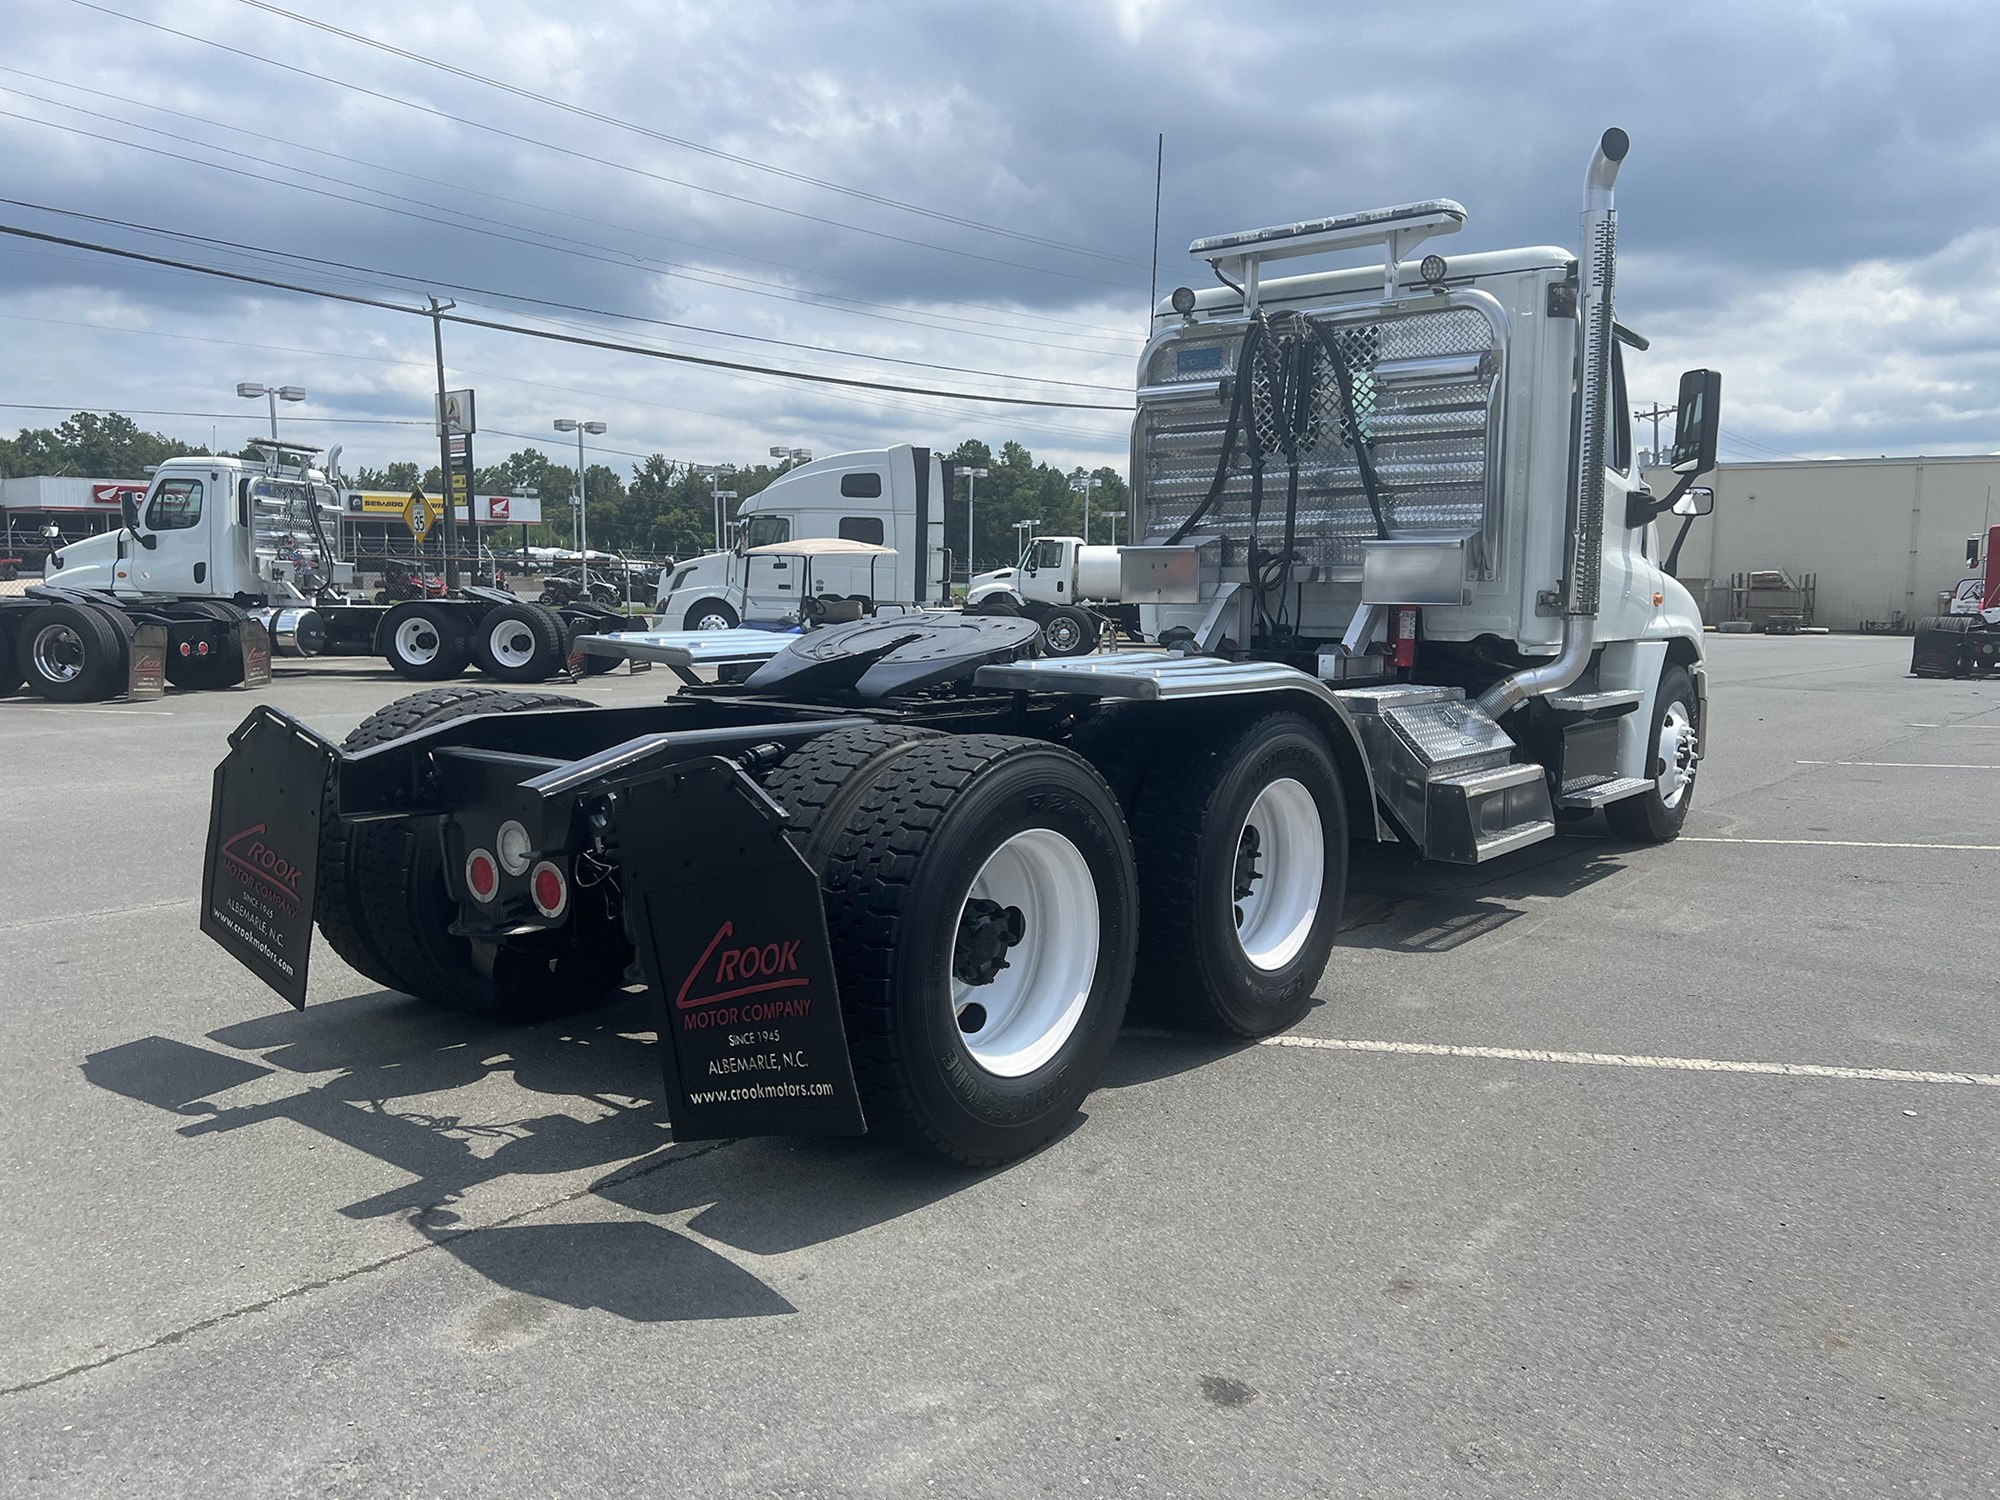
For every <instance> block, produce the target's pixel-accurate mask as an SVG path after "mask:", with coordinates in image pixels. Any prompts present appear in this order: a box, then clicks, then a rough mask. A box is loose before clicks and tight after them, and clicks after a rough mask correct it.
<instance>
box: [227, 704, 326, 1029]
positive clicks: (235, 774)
mask: <svg viewBox="0 0 2000 1500" xmlns="http://www.w3.org/2000/svg"><path fill="white" fill-rule="evenodd" d="M229 745H230V750H229V754H228V756H227V757H226V758H225V759H224V760H223V762H222V764H221V765H219V766H217V767H216V768H215V791H214V794H213V798H212V800H211V801H210V804H209V811H208V857H207V859H206V860H205V861H204V863H203V865H202V876H201V930H202V931H203V932H205V933H207V934H208V935H209V936H210V937H212V938H214V939H215V940H216V941H217V942H218V943H220V944H222V946H223V947H225V948H227V949H228V950H229V951H230V952H231V953H232V954H234V955H235V956H236V958H237V960H238V961H239V962H240V963H242V964H243V966H244V967H245V968H247V969H248V970H249V971H250V972H251V973H252V974H255V975H256V976H257V977H258V978H259V979H261V980H263V981H264V983H266V984H268V985H269V986H270V987H271V988H272V989H274V990H276V991H277V992H278V993H279V994H280V995H283V996H284V997H285V998H286V999H287V1000H289V1001H290V1002H291V1003H292V1004H293V1005H295V1006H298V1007H299V1008H301V1009H303V1008H304V1006H305V1003H306V971H307V968H308V965H309V962H310V960H311V958H312V929H313V898H314V895H315V891H314V882H315V878H316V876H317V874H318V871H319V814H320V800H321V798H322V796H323V795H324V793H325V789H326V778H327V774H328V772H329V771H330V770H331V769H332V766H333V758H334V748H333V746H332V745H331V744H329V743H328V742H327V741H326V740H323V739H321V738H320V737H319V736H318V735H316V734H314V733H313V732H312V731H311V730H310V729H308V728H306V727H305V725H303V724H301V723H300V722H299V721H298V720H297V719H294V718H292V717H291V716H290V715H289V714H283V713H280V712H278V710H276V709H274V708H259V709H256V710H255V711H254V712H252V713H251V715H250V717H249V718H247V719H245V720H244V721H243V722H242V724H241V725H239V726H238V727H237V730H236V732H235V733H234V734H232V735H231V736H230V737H229Z"/></svg>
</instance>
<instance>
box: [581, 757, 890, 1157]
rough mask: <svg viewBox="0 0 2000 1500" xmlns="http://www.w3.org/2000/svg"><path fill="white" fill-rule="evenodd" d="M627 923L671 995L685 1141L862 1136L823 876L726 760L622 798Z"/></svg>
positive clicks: (671, 1100) (677, 1133) (673, 1094)
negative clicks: (823, 900)
mask: <svg viewBox="0 0 2000 1500" xmlns="http://www.w3.org/2000/svg"><path fill="white" fill-rule="evenodd" d="M619 798H620V801H621V802H622V804H623V805H622V807H621V808H620V812H619V819H618V829H619V848H620V863H621V865H622V873H623V881H624V889H625V900H626V903H627V914H628V915H627V923H628V926H629V928H630V930H631V932H632V937H633V941H634V942H635V944H636V945H637V947H638V949H639V956H640V959H641V961H642V962H643V963H644V965H645V967H646V974H647V977H648V979H650V980H651V982H652V986H653V989H654V990H655V992H657V993H658V995H659V996H660V999H661V1002H662V1011H663V1014H662V1016H661V1018H660V1042H661V1049H660V1050H661V1053H662V1062H663V1063H664V1066H665V1071H666V1084H667V1112H668V1115H669V1117H670V1118H671V1119H672V1121H673V1127H674V1138H675V1139H676V1140H683V1141H689V1140H716V1139H720V1138H722V1137H726V1136H739V1135H860V1134H861V1133H863V1132H864V1131H865V1130H866V1129H867V1125H866V1123H865V1122H864V1121H863V1119H862V1115H861V1101H860V1097H859V1095H858V1093H857V1092H856V1090H855V1087H854V1070H853V1067H852V1066H851V1064H850V1063H849V1061H848V1056H847V1033H846V1028H845V1026H844V1025H843V1023H842V1021H841V1015H840V993H839V991H838V989H837V988H836V987H835V984H834V977H833V955H832V953H831V951H830V950H829V947H828V944H827V937H826V913H825V910H824V908H823V907H822V906H821V903H820V891H819V881H818V880H817V879H816V878H815V877H814V875H813V873H812V871H811V870H810V869H808V868H807V866H806V863H805V861H804V860H802V859H801V858H799V855H798V852H797V851H796V850H795V849H793V847H792V845H791V841H790V840H789V839H787V838H786V837H785V832H784V828H785V815H784V813H783V812H782V811H781V810H780V809H779V808H778V807H777V806H776V805H775V804H774V803H772V801H771V800H770V799H769V798H768V797H766V796H765V795H764V793H763V790H762V789H761V788H760V787H758V785H757V784H756V783H755V782H753V781H752V780H750V778H749V777H747V776H745V775H744V774H743V773H742V772H741V771H739V770H738V769H737V768H736V767H735V766H733V765H731V764H730V763H729V762H728V761H725V760H721V759H704V760H700V761H694V762H690V763H688V764H685V765H681V766H677V767H675V768H674V769H673V770H672V771H670V772H668V773H667V774H666V775H664V776H662V777H660V778H658V779H656V780H649V781H645V782H641V783H639V784H637V785H633V786H630V787H627V788H626V789H624V790H623V791H622V792H620V793H619Z"/></svg>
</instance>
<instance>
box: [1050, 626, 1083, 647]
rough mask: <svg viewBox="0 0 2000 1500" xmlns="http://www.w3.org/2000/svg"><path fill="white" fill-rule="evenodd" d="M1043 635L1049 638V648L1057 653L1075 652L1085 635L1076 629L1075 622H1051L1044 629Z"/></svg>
mask: <svg viewBox="0 0 2000 1500" xmlns="http://www.w3.org/2000/svg"><path fill="white" fill-rule="evenodd" d="M1042 633H1043V634H1044V635H1046V636H1047V637H1048V638H1049V646H1050V648H1051V649H1052V650H1056V651H1070V650H1074V649H1075V647H1076V644H1077V642H1079V641H1081V640H1082V639H1083V634H1082V632H1081V631H1079V630H1078V629H1077V628H1076V621H1074V620H1051V621H1049V623H1048V624H1046V625H1044V626H1043V627H1042Z"/></svg>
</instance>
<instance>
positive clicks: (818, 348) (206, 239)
mask: <svg viewBox="0 0 2000 1500" xmlns="http://www.w3.org/2000/svg"><path fill="white" fill-rule="evenodd" d="M7 113H8V111H6V110H4V109H0V115H6V114H7ZM37 123H40V122H37ZM85 133H86V134H87V133H88V132H85ZM139 149H141V150H150V149H151V148H150V147H141V148H139ZM169 154H171V153H169ZM211 165H212V164H211ZM222 170H224V171H234V170H235V168H233V167H225V168H222ZM245 175H249V174H245ZM0 204H6V205H8V206H10V207H13V208H26V209H33V210H35V211H36V212H39V213H46V214H56V215H59V216H61V217H63V218H67V219H84V220H87V221H88V222H90V223H93V224H105V225H109V226H111V227H113V228H116V229H130V230H133V231H135V232H137V233H140V234H154V235H162V236H165V237H167V238H170V239H176V240H188V241H192V242H194V243H197V244H202V245H210V246H214V247H216V248H218V249H223V250H229V251H235V252H239V253H241V252H248V253H251V254H256V255H265V256H271V257H275V258H280V259H283V260H288V261H298V262H304V263H306V264H309V265H314V266H323V267H327V268H329V269H334V270H342V271H355V272H359V273H361V274H363V275H367V276H373V277H377V278H379V279H381V280H384V281H388V282H391V283H396V284H399V285H406V286H407V285H411V284H414V285H428V286H434V287H443V288H444V289H445V290H447V291H454V292H467V293H470V294H472V295H474V296H479V297H498V298H501V299H503V300H506V301H510V302H525V303H529V304H531V305H533V306H536V307H553V308H557V309H559V310H561V311H563V312H575V313H583V314H586V315H588V316H590V317H597V318H612V319H616V320H618V321H621V322H627V323H644V324H647V325H650V326H652V327H656V328H677V329H681V330H684V331H686V332H691V333H704V334H709V335H711V336H713V337H716V338H732V339H743V340H746V341H748V342H750V343H756V344H774V345H777V346H778V347H780V348H785V349H802V350H807V351H810V352H812V353H815V354H833V355H838V356H840V357H842V358H846V359H863V360H869V361H872V362H874V363H878V364H891V365H908V366H910V367H912V368H915V369H920V370H940V371H945V372H948V373H951V374H954V375H978V376H982V377H984V378H986V379H989V380H1023V381H1027V382H1028V383H1030V384H1033V385H1059V386H1070V387H1074V388H1076V389H1079V390H1090V391H1123V390H1124V387H1123V386H1114V385H1104V384H1101V383H1098V382H1094V381H1084V380H1057V379H1054V378H1052V377H1049V376H1043V375H1018V374H1014V373H1011V372H1009V371H1006V370H981V369H977V368H974V367H971V366H966V365H941V364H934V363H930V362H928V361H924V360H915V359H898V358H896V357H895V356H893V355H887V354H867V353H863V352H862V351H860V350H857V349H841V348H829V347H827V346H826V345H824V344H807V343H802V342H800V341H798V340H796V339H778V338H769V337H766V336H764V335H762V334H755V333H735V332H732V331H731V330H729V329H726V328H708V327H705V326H703V325H702V324H699V323H682V322H678V321H676V320H674V319H672V318H651V317H647V316H646V315H644V314H643V313H621V312H614V311H612V310H611V309H609V308H603V307H589V306H586V305H584V304H581V303H576V302H559V301H555V300H553V299H550V298H547V297H532V296H529V295H528V294H526V293H525V292H507V291H500V290H497V289H495V288H492V287H481V286H472V285H469V284H467V283H465V282H459V281H441V280H436V279H434V278H428V277H421V276H415V275H411V274H409V273H405V272H400V271H387V270H383V269H382V268H380V267H378V266H362V265H356V264H354V263H353V262H352V261H341V260H329V259H327V258H325V257H323V256H318V255H306V254H303V253H301V252H297V251H291V250H273V249H269V248H267V247H265V246H261V245H250V244H246V243H244V242H242V241H240V240H224V239H218V238H216V237H215V236H213V235H206V234H195V233H193V232H192V231H190V230H184V229H169V228H167V227H165V226H164V225H159V224H144V223H140V222H139V221H137V220H134V219H115V218H111V217H109V216H107V215H104V214H92V213H85V212H84V211H83V210H82V209H75V208H57V207H55V206H53V205H52V204H47V203H34V202H31V201H29V200H27V199H24V198H5V197H0ZM594 258H595V257H593V259H594Z"/></svg>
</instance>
